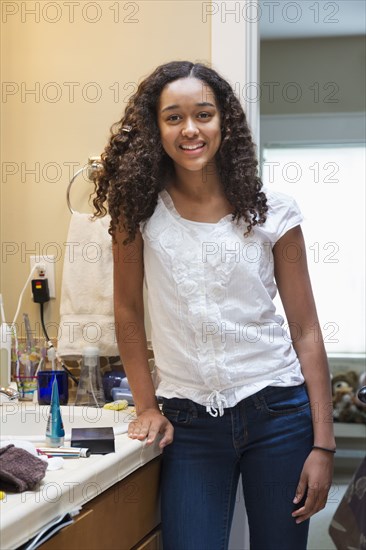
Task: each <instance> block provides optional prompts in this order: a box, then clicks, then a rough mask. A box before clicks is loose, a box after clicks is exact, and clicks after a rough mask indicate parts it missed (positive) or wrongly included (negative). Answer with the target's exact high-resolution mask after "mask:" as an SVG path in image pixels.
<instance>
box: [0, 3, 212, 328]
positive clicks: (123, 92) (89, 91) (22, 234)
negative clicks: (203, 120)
mask: <svg viewBox="0 0 366 550" xmlns="http://www.w3.org/2000/svg"><path fill="white" fill-rule="evenodd" d="M7 4H9V5H10V8H9V9H14V10H15V9H16V8H18V12H17V13H14V14H13V15H11V14H9V15H8V17H7V20H6V21H5V22H3V23H2V67H3V68H2V79H3V82H4V84H3V86H4V85H5V86H6V90H7V91H8V95H6V96H4V98H3V103H2V126H1V137H2V140H1V141H2V151H1V153H2V167H3V177H2V183H1V234H2V235H1V237H2V241H3V246H2V252H3V254H2V268H1V275H2V281H1V292H2V294H3V298H4V303H5V309H6V315H7V317H8V320H9V321H11V320H12V319H13V315H14V313H15V310H16V305H17V301H18V296H19V293H20V291H21V289H22V288H23V285H24V283H25V281H26V278H27V276H28V274H29V270H30V267H29V257H30V255H32V254H34V253H35V252H36V253H38V252H39V251H40V252H41V253H44V254H57V255H59V260H58V261H57V262H56V291H57V297H56V299H55V300H52V301H51V302H50V303H49V304H47V306H46V322H50V321H53V322H56V323H58V321H59V306H60V302H59V298H60V291H61V277H62V265H63V257H64V245H63V243H64V242H65V241H66V237H67V230H68V225H69V221H70V213H69V211H68V209H67V206H66V198H65V197H66V188H67V185H68V182H69V179H70V174H71V172H70V170H72V168H70V167H69V165H68V164H67V163H72V162H73V163H75V166H76V168H79V167H80V166H83V165H84V164H85V163H86V161H87V159H88V157H89V156H91V155H98V154H100V153H101V152H102V150H103V148H104V146H105V144H106V141H107V138H108V135H109V127H110V126H111V124H112V123H113V122H115V121H116V120H118V119H120V117H121V115H122V111H123V109H124V106H125V101H126V98H127V97H128V95H129V94H131V93H132V92H133V91H134V90H135V89H136V85H137V83H138V82H139V81H140V80H141V79H142V78H143V77H144V76H146V75H147V74H148V73H150V72H151V71H152V70H153V69H154V68H155V67H156V66H157V65H159V64H161V63H164V62H167V61H171V60H173V59H180V60H183V59H190V60H193V61H207V62H210V56H211V52H210V38H211V36H210V33H211V29H210V21H208V22H207V23H203V22H202V17H201V3H200V2H192V1H189V0H187V1H184V0H181V1H174V2H167V1H164V0H162V1H138V2H112V1H107V0H105V1H99V2H85V1H80V0H79V6H75V8H74V9H75V11H74V14H72V13H71V11H70V10H71V8H70V9H68V8H67V7H66V6H65V3H63V2H57V4H58V5H59V9H58V10H56V8H55V7H53V8H52V6H51V4H53V6H54V5H55V2H53V3H47V5H49V6H51V7H48V10H47V11H45V12H42V9H43V6H45V5H46V3H43V2H9V3H7ZM35 4H38V5H39V6H40V13H39V20H38V21H35V16H34V15H32V14H30V13H27V12H26V11H25V10H24V7H25V6H26V7H27V8H28V9H31V8H32V7H33V9H34V5H35ZM93 5H94V7H93ZM117 5H119V14H117V12H116V11H115V10H116V6H117ZM83 9H84V13H83V11H82V10H83ZM36 15H37V17H38V14H36ZM72 17H73V19H72ZM22 18H23V22H22ZM58 18H59V20H58V21H56V19H58ZM93 19H95V20H97V21H96V22H95V23H91V22H90V20H93ZM98 19H99V20H98ZM51 20H55V21H56V22H54V23H51V22H50V21H51ZM51 82H54V83H56V86H50V85H49V83H51ZM67 82H69V83H71V82H73V83H77V84H78V85H76V86H75V87H74V100H72V98H71V97H70V96H71V94H70V89H71V84H69V85H67V84H65V83H67ZM6 83H7V84H6ZM12 83H14V84H12ZM90 83H96V86H95V85H90ZM111 88H112V89H111ZM31 89H36V90H37V91H36V96H34V94H33V95H32V94H26V93H25V92H26V90H31ZM117 90H118V92H119V98H118V97H117V95H116V94H117ZM96 91H99V93H100V95H101V97H100V98H99V99H98V100H97V101H94V94H95V92H96ZM10 92H13V93H12V94H11V93H10ZM55 93H59V94H60V97H59V98H58V97H56V96H55ZM54 97H56V101H54V102H52V101H51V100H52V99H53V98H54ZM36 163H38V165H37V166H36ZM49 163H52V164H49ZM35 167H36V171H37V175H36V176H35V175H34V174H31V173H29V172H28V173H27V172H26V171H27V170H32V169H33V170H34V168H35ZM9 170H13V171H14V174H13V175H12V174H10V173H9ZM4 171H7V172H6V173H4ZM38 174H39V176H38ZM37 180H39V181H37ZM51 180H55V181H51ZM91 190H92V185H91V184H89V183H87V182H86V181H84V180H83V179H80V178H78V179H77V180H76V182H75V185H74V192H73V194H72V202H73V207H74V208H75V209H77V210H80V211H84V212H85V211H89V210H88V208H87V200H88V196H89V193H90V192H91ZM51 243H54V244H51ZM81 276H82V274H81ZM30 294H31V293H30V289H29V290H28V289H27V291H26V293H25V295H24V299H23V304H22V308H21V313H22V312H28V313H29V315H30V319H31V323H32V324H34V323H35V322H36V321H37V320H38V319H39V317H38V307H39V306H38V305H36V304H34V303H33V301H32V299H31V296H30ZM21 320H22V318H21V316H20V317H19V318H18V322H19V321H21ZM55 332H56V331H53V330H52V329H50V336H54V335H55Z"/></svg>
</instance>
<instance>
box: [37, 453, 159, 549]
mask: <svg viewBox="0 0 366 550" xmlns="http://www.w3.org/2000/svg"><path fill="white" fill-rule="evenodd" d="M159 477H160V457H158V458H155V459H154V460H152V461H151V462H149V463H147V464H145V466H142V467H141V468H140V469H138V470H136V471H135V472H133V473H132V474H131V475H130V476H128V477H127V478H125V479H123V480H122V481H120V482H118V483H116V484H115V485H113V486H112V487H110V488H109V489H107V490H106V491H104V492H103V493H101V494H100V495H98V496H97V497H96V498H94V499H93V500H91V501H90V502H87V503H86V504H85V505H84V506H83V508H82V510H81V512H80V514H79V515H78V516H76V517H75V518H74V523H73V524H71V525H69V526H67V527H65V528H64V529H63V530H62V531H60V532H59V533H57V534H56V535H55V536H54V537H53V538H51V539H50V540H48V541H46V542H45V543H44V544H43V545H42V546H41V547H40V548H41V549H42V550H161V548H162V544H161V536H160V530H159V528H158V526H159V524H160V507H159Z"/></svg>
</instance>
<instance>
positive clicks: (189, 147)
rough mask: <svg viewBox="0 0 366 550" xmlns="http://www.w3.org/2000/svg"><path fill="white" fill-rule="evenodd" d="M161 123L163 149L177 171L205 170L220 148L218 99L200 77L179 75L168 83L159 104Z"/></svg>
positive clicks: (159, 121) (159, 122)
mask: <svg viewBox="0 0 366 550" xmlns="http://www.w3.org/2000/svg"><path fill="white" fill-rule="evenodd" d="M158 124H159V129H160V135H161V141H162V145H163V147H164V150H165V152H166V153H167V155H169V157H170V158H171V159H172V160H173V162H174V164H175V167H176V169H178V170H179V169H182V168H183V169H184V170H189V171H197V170H202V168H204V167H205V166H206V165H207V164H208V163H209V162H210V161H212V160H213V159H214V157H215V155H216V153H217V151H218V149H219V147H220V144H221V129H220V112H219V108H218V105H217V102H216V98H215V95H214V92H213V91H212V89H211V88H210V87H209V86H208V85H207V84H206V83H204V82H202V81H201V80H198V79H197V78H180V79H178V80H175V81H173V82H171V83H170V84H167V85H166V86H165V88H164V89H163V91H162V93H161V95H160V100H159V105H158Z"/></svg>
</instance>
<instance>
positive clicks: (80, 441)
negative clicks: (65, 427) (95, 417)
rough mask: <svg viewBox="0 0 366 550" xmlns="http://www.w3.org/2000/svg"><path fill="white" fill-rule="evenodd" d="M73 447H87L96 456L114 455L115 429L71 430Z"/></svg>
mask: <svg viewBox="0 0 366 550" xmlns="http://www.w3.org/2000/svg"><path fill="white" fill-rule="evenodd" d="M71 447H84V448H85V447H86V448H88V449H89V450H90V452H91V453H92V454H94V455H105V454H107V453H114V452H115V449H114V432H113V428H71Z"/></svg>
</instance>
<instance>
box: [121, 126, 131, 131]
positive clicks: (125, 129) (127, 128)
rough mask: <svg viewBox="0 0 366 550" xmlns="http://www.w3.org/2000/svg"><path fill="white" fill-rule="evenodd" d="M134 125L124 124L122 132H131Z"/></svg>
mask: <svg viewBox="0 0 366 550" xmlns="http://www.w3.org/2000/svg"><path fill="white" fill-rule="evenodd" d="M131 130H132V126H122V132H127V133H128V132H131Z"/></svg>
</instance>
